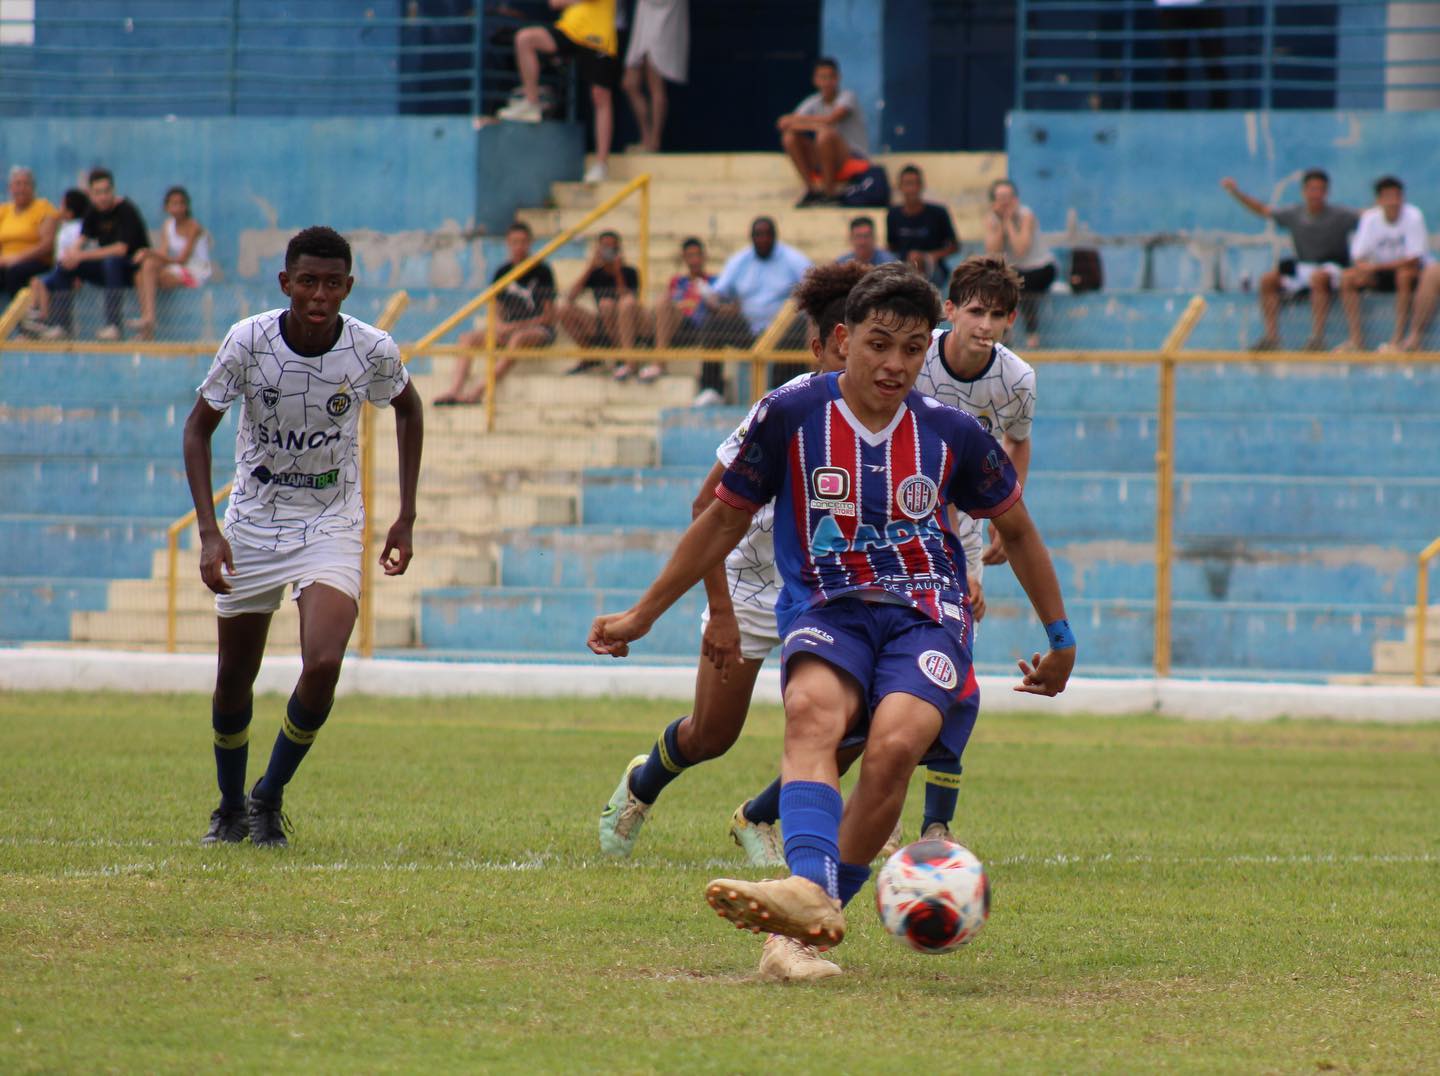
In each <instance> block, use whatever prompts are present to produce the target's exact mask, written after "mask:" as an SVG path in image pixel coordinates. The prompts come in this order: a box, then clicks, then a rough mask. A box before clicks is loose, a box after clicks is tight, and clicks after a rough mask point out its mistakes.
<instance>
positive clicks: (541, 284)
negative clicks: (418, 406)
mask: <svg viewBox="0 0 1440 1076" xmlns="http://www.w3.org/2000/svg"><path fill="white" fill-rule="evenodd" d="M533 239H534V234H533V233H532V232H531V230H530V225H528V224H526V223H525V222H524V221H523V220H517V221H515V222H514V223H513V224H511V225H510V227H509V228H508V229H507V230H506V232H505V248H506V251H507V253H508V254H509V255H510V260H509V261H508V262H506V263H505V264H504V265H502V266H501V267H500V268H499V269H496V270H495V275H494V276H492V277H491V278H490V283H492V284H493V283H495V282H496V281H497V280H499V279H500V278H501V277H503V276H505V274H506V273H508V272H510V270H511V269H514V268H515V266H517V265H519V264H520V263H521V262H523V261H525V260H526V259H527V258H529V257H530V243H531V241H532V240H533ZM554 339H555V274H554V273H553V272H551V270H550V266H548V265H546V264H545V263H544V262H543V261H542V262H536V263H535V264H534V265H533V266H531V267H530V269H529V271H528V272H526V273H525V274H524V275H523V276H521V277H519V278H517V279H515V280H512V281H511V282H510V283H509V284H507V285H506V286H505V290H504V291H502V292H501V293H500V294H499V295H498V296H496V299H495V343H496V345H498V346H500V347H545V346H546V345H547V344H549V343H550V342H551V341H553V340H554ZM460 346H461V347H464V348H470V349H472V352H474V351H479V350H480V349H481V348H483V347H484V346H485V319H484V318H483V317H477V318H476V319H475V325H474V328H472V329H471V330H470V331H469V332H466V333H461V334H460ZM472 361H473V358H472V355H462V356H461V357H460V359H459V361H458V362H457V363H456V364H455V377H454V378H453V379H452V380H451V382H450V387H449V388H448V389H446V390H445V391H444V392H443V393H441V394H440V395H439V396H436V397H435V405H436V406H437V407H443V406H446V405H448V404H475V403H479V402H480V401H481V400H483V399H485V382H484V381H481V382H480V384H478V385H476V386H475V388H473V389H471V390H470V391H469V392H466V391H465V382H466V380H467V379H468V378H469V376H470V366H471V363H472ZM514 365H515V360H514V359H498V360H497V361H496V363H495V383H496V384H497V385H498V384H499V383H500V379H501V378H502V377H504V376H505V375H506V373H508V372H509V370H510V367H512V366H514Z"/></svg>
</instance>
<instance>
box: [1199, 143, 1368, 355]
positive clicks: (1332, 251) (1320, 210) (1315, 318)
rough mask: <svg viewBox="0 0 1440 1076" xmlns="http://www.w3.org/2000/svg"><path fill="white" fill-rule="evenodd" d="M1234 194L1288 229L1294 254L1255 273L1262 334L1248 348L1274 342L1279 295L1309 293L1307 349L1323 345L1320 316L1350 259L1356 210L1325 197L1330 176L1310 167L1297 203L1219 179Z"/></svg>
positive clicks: (1277, 341) (1326, 310)
mask: <svg viewBox="0 0 1440 1076" xmlns="http://www.w3.org/2000/svg"><path fill="white" fill-rule="evenodd" d="M1220 186H1221V187H1223V188H1224V189H1225V190H1227V191H1229V192H1230V194H1231V195H1233V196H1234V198H1235V200H1236V201H1237V202H1239V203H1240V204H1241V205H1243V206H1244V207H1245V208H1246V209H1248V210H1250V212H1252V213H1254V214H1256V215H1257V216H1261V217H1268V218H1269V219H1270V220H1273V221H1274V222H1275V223H1276V224H1278V225H1279V226H1280V227H1281V228H1284V229H1285V230H1286V231H1288V232H1289V233H1290V238H1291V240H1292V241H1293V242H1294V244H1295V257H1294V258H1286V259H1284V260H1283V261H1281V263H1280V264H1279V265H1278V266H1276V267H1275V268H1274V269H1271V270H1270V271H1269V272H1268V273H1266V274H1265V275H1264V276H1262V277H1261V278H1260V312H1261V315H1262V316H1263V317H1264V319H1265V334H1264V335H1263V336H1261V337H1260V339H1259V340H1257V341H1255V343H1254V344H1253V345H1251V350H1253V351H1274V350H1275V349H1276V348H1278V347H1279V346H1280V300H1281V297H1282V296H1295V295H1303V294H1304V293H1305V292H1307V291H1308V292H1309V293H1310V339H1308V340H1307V341H1305V349H1306V350H1307V351H1318V350H1319V349H1320V348H1322V347H1324V346H1325V318H1326V315H1328V314H1329V312H1330V299H1331V297H1332V296H1333V295H1334V293H1335V291H1336V290H1337V289H1338V288H1339V287H1340V274H1341V273H1343V272H1344V270H1345V266H1347V265H1349V264H1350V233H1351V232H1353V231H1354V230H1355V224H1356V221H1357V220H1358V219H1359V215H1358V214H1357V213H1356V212H1355V210H1353V209H1347V208H1346V207H1345V206H1338V205H1331V204H1330V203H1329V202H1328V201H1326V198H1327V196H1328V195H1329V193H1330V177H1329V176H1328V175H1326V174H1325V172H1324V171H1323V170H1321V169H1319V168H1312V169H1310V170H1309V171H1307V172H1306V173H1305V175H1304V176H1303V177H1302V178H1301V180H1300V194H1301V196H1302V197H1303V198H1304V201H1303V202H1302V203H1301V204H1299V205H1292V206H1284V207H1283V208H1280V209H1271V208H1270V207H1269V206H1268V205H1265V204H1264V203H1263V202H1261V201H1259V200H1257V199H1255V198H1251V197H1250V196H1249V195H1248V194H1246V193H1245V192H1244V191H1242V190H1241V189H1240V186H1239V184H1237V183H1236V182H1235V181H1234V180H1233V179H1231V178H1230V177H1229V176H1226V177H1225V178H1224V179H1222V180H1221V181H1220Z"/></svg>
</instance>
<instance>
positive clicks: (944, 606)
mask: <svg viewBox="0 0 1440 1076" xmlns="http://www.w3.org/2000/svg"><path fill="white" fill-rule="evenodd" d="M940 611H941V612H942V613H944V614H945V615H946V616H948V617H949V618H950V619H951V620H959V619H960V606H958V605H956V604H955V603H954V602H941V603H940Z"/></svg>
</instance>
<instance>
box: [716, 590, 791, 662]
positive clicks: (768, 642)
mask: <svg viewBox="0 0 1440 1076" xmlns="http://www.w3.org/2000/svg"><path fill="white" fill-rule="evenodd" d="M735 620H736V622H737V623H739V625H740V656H741V657H742V658H744V659H745V660H746V661H764V660H765V659H766V658H767V657H769V656H770V651H772V650H774V649H775V648H776V647H777V646H779V645H780V633H779V631H778V629H777V628H776V627H775V607H774V606H773V605H772V606H770V607H769V608H768V609H767V608H765V607H764V606H760V605H751V604H749V603H748V602H736V603H735ZM708 623H710V607H709V606H708V605H707V606H706V607H705V611H704V612H703V613H701V614H700V630H701V631H704V630H705V625H706V624H708Z"/></svg>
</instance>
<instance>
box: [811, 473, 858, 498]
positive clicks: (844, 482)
mask: <svg viewBox="0 0 1440 1076" xmlns="http://www.w3.org/2000/svg"><path fill="white" fill-rule="evenodd" d="M810 488H811V489H813V490H814V491H815V496H816V497H817V498H818V499H820V500H822V501H843V500H845V499H846V498H847V497H849V496H850V472H849V471H847V470H845V469H844V468H842V467H816V468H815V470H813V471H811V472H810Z"/></svg>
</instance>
